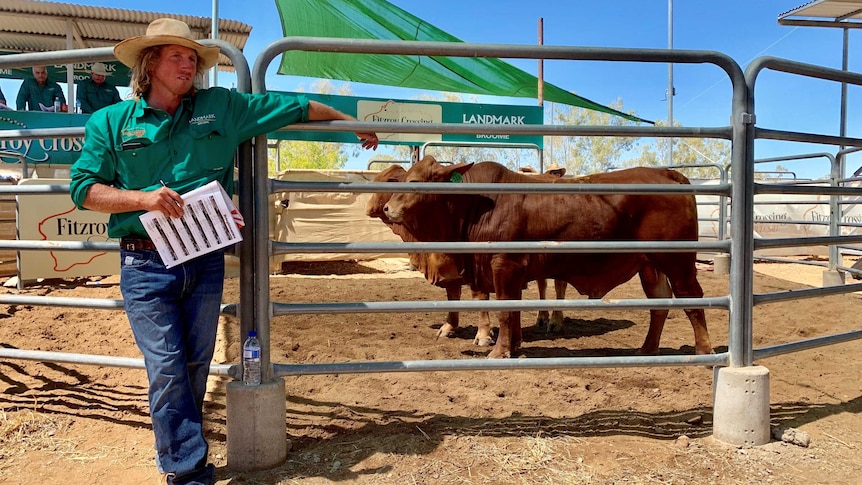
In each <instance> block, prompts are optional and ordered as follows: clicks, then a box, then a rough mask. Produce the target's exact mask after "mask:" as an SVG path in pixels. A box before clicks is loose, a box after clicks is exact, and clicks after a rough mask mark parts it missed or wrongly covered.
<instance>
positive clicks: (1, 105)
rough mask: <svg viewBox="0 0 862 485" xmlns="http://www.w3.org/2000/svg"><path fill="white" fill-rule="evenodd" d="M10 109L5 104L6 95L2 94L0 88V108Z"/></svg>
mask: <svg viewBox="0 0 862 485" xmlns="http://www.w3.org/2000/svg"><path fill="white" fill-rule="evenodd" d="M8 109H12V108H10V107H9V106H7V105H6V96H4V95H3V88H0V110H8Z"/></svg>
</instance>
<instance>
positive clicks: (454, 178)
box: [449, 172, 464, 184]
mask: <svg viewBox="0 0 862 485" xmlns="http://www.w3.org/2000/svg"><path fill="white" fill-rule="evenodd" d="M462 180H464V176H463V175H461V174H460V173H458V172H452V176H451V177H449V181H450V182H454V183H456V184H460V183H461V181H462Z"/></svg>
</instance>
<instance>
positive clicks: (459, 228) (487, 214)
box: [384, 157, 712, 357]
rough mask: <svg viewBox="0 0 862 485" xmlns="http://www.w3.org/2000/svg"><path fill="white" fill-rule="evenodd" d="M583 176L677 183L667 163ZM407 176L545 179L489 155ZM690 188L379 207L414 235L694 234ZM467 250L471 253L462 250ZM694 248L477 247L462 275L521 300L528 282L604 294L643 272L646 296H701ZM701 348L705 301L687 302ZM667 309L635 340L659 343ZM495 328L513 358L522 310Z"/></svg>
mask: <svg viewBox="0 0 862 485" xmlns="http://www.w3.org/2000/svg"><path fill="white" fill-rule="evenodd" d="M584 179H585V180H584V182H592V183H615V184H627V183H636V184H680V183H688V180H687V179H686V178H685V177H684V176H683V175H682V174H680V173H678V172H675V171H673V170H665V169H653V168H634V169H628V170H621V171H617V172H610V173H607V174H600V175H594V176H590V177H585V178H584ZM405 181H406V182H461V181H463V182H476V183H524V182H543V181H544V182H547V183H551V182H550V181H549V180H547V179H540V178H538V177H530V176H528V175H523V174H518V173H515V172H512V171H510V170H508V169H506V168H505V167H503V166H502V165H500V164H497V163H494V162H481V163H477V164H475V165H474V164H459V165H452V166H443V165H441V164H439V163H437V161H436V160H434V158H433V157H425V158H424V159H422V160H421V161H420V162H418V163H416V164H414V165H413V166H412V167H411V168H410V170H409V171H408V172H407V175H406V178H405ZM696 209H697V208H696V205H695V199H694V196H693V195H688V194H686V195H649V194H647V195H624V194H610V195H597V194H488V195H467V194H420V193H399V194H394V195H393V196H392V198H391V199H390V200H389V202H388V203H387V204H386V205H385V206H384V212H385V213H386V215H387V216H388V218H389V219H390V220H391V221H392V222H394V223H398V224H402V225H404V226H405V227H406V228H407V230H408V231H409V232H410V233H411V234H412V235H413V236H414V237H416V238H417V239H418V240H420V241H466V242H486V241H583V240H606V241H637V240H643V241H695V240H697V210H696ZM465 256H468V255H465ZM695 256H696V255H695V253H693V252H686V253H603V254H567V253H545V254H538V253H526V254H506V253H495V254H490V253H479V254H473V255H469V256H468V257H466V258H465V264H464V274H463V277H464V278H465V279H466V281H467V283H468V284H470V285H471V286H472V287H474V288H478V289H482V290H484V291H487V292H491V291H493V292H495V293H496V294H497V299H498V300H507V299H509V300H511V299H521V293H522V289H523V288H524V284H525V283H526V282H528V281H533V280H537V279H539V278H553V279H559V280H565V281H567V282H568V283H569V284H571V285H572V286H574V287H575V288H576V289H577V290H578V291H579V292H580V293H581V294H584V295H587V296H588V297H590V298H601V297H603V296H604V295H606V294H607V293H608V292H609V291H610V290H612V289H613V288H615V287H617V286H619V285H620V284H622V283H625V282H626V281H628V280H629V279H631V278H632V277H633V276H634V275H635V274H640V279H641V284H642V286H643V288H644V292H645V293H646V295H647V297H650V298H670V297H671V296H673V295H675V296H677V297H694V298H699V297H702V296H703V289H702V288H701V286H700V283H698V281H697V268H696V266H695ZM685 312H686V314H687V316H688V318H689V320H690V321H691V325H692V328H693V329H694V337H695V349H696V351H697V353H698V354H706V353H711V352H712V345H711V344H710V340H709V333H708V331H707V328H706V318H705V316H704V312H703V310H701V309H687V310H685ZM667 314H668V310H651V311H650V328H649V332H648V333H647V336H646V339H645V341H644V343H643V345H642V346H641V348H640V352H641V353H643V354H655V353H657V352H658V350H659V343H660V340H661V332H662V329H663V327H664V323H665V320H666V319H667ZM499 323H500V333H499V335H498V338H497V344H496V346H495V347H494V349H493V350H492V351H491V353H490V354H489V357H510V356H511V355H512V354H513V353H515V352H517V351H518V349H519V347H520V345H521V341H522V337H521V322H520V312H501V314H500V319H499Z"/></svg>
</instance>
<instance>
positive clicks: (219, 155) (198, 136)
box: [189, 122, 237, 171]
mask: <svg viewBox="0 0 862 485" xmlns="http://www.w3.org/2000/svg"><path fill="white" fill-rule="evenodd" d="M189 136H190V137H191V139H192V144H193V146H194V153H195V155H196V157H195V158H196V161H195V163H199V164H200V166H201V167H203V168H204V169H205V170H210V171H221V170H225V169H226V168H228V167H230V166H231V165H232V163H233V158H234V153H235V152H236V148H237V147H236V143H235V142H234V141H233V137H232V136H229V135H228V134H227V131H226V130H225V128H224V126H223V125H222V124H221V123H218V122H210V123H206V124H200V125H192V126H191V127H190V129H189Z"/></svg>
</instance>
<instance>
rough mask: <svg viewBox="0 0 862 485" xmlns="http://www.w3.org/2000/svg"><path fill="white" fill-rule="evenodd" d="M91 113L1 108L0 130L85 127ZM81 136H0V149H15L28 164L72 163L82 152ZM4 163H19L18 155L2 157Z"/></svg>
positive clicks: (12, 150)
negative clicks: (12, 137)
mask: <svg viewBox="0 0 862 485" xmlns="http://www.w3.org/2000/svg"><path fill="white" fill-rule="evenodd" d="M89 118H90V115H84V114H73V113H47V112H41V111H0V130H33V129H39V128H69V127H74V126H84V124H86V123H87V120H88V119H89ZM83 145H84V137H83V135H82V136H75V137H53V138H39V139H20V138H19V139H0V152H3V151H7V152H15V153H18V154H19V155H21V156H22V157H23V159H24V163H27V164H53V165H71V164H73V163H75V160H77V159H78V157H79V156H80V155H81V147H82V146H83ZM0 161H2V162H3V163H21V157H14V156H5V157H4V156H3V154H2V153H0Z"/></svg>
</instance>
